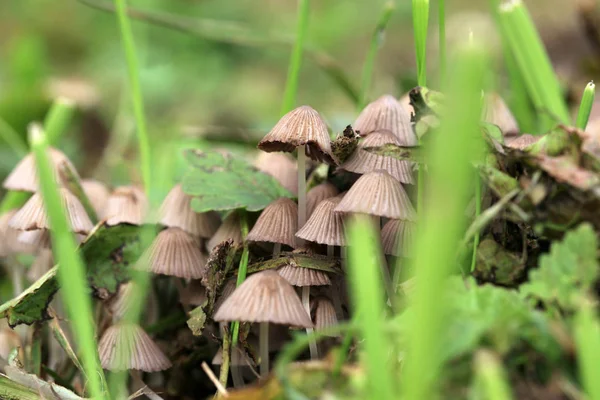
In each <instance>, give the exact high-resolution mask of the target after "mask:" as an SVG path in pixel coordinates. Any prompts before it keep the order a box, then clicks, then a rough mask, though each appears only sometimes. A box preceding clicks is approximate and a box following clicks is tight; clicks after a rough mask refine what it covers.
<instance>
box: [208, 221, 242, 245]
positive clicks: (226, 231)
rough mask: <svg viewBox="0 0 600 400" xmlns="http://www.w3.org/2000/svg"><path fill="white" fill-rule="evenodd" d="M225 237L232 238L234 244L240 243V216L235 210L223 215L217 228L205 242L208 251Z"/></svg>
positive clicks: (225, 238)
mask: <svg viewBox="0 0 600 400" xmlns="http://www.w3.org/2000/svg"><path fill="white" fill-rule="evenodd" d="M227 239H231V240H233V244H234V245H236V244H241V243H242V230H241V224H240V217H239V215H238V213H236V212H232V213H230V214H229V215H228V216H227V217H225V219H224V220H223V223H221V226H219V229H217V231H216V232H215V234H214V235H213V237H211V238H210V240H209V241H208V242H207V243H206V249H207V250H208V251H209V252H210V251H212V249H214V248H215V246H216V245H218V244H219V243H221V242H224V241H225V240H227Z"/></svg>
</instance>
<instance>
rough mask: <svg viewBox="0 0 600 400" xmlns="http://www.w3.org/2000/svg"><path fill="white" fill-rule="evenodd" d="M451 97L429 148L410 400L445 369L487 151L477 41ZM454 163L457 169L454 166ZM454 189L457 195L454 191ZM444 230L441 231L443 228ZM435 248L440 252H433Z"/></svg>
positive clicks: (407, 374)
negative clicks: (453, 305)
mask: <svg viewBox="0 0 600 400" xmlns="http://www.w3.org/2000/svg"><path fill="white" fill-rule="evenodd" d="M448 65H451V66H452V71H449V73H451V74H452V75H449V76H452V79H451V80H449V82H448V98H451V99H452V105H453V108H449V109H448V112H447V113H446V115H447V117H446V118H445V119H443V120H442V122H441V127H440V129H439V131H437V132H436V133H434V134H433V135H435V136H433V137H432V138H431V139H430V140H431V143H430V146H429V149H428V160H430V161H429V163H428V167H429V169H428V178H429V179H428V186H427V187H428V189H429V192H428V196H427V198H426V199H424V207H423V209H422V210H421V214H420V216H419V229H418V230H417V236H416V249H415V254H419V257H417V258H415V260H414V261H413V262H414V265H413V270H414V271H416V277H415V282H416V283H415V289H414V294H413V295H412V297H413V298H412V299H411V301H412V303H413V304H414V307H415V309H414V315H418V321H415V323H414V324H412V326H411V328H410V331H409V336H408V350H407V355H406V357H407V358H406V364H405V366H404V369H403V373H404V374H403V378H402V387H403V390H404V394H405V398H406V399H408V400H422V399H432V398H436V397H437V396H436V390H437V388H436V386H435V384H436V382H437V381H438V379H437V378H438V376H439V373H440V370H441V365H440V363H441V360H440V352H439V351H438V349H439V348H440V346H441V345H442V344H441V335H440V333H441V332H443V331H444V329H443V324H444V322H443V319H444V309H443V307H444V302H443V301H440V293H442V292H443V290H444V282H445V278H446V277H447V276H448V275H449V274H450V273H451V272H457V271H456V269H455V268H456V265H455V262H453V260H456V249H457V247H458V244H459V241H460V238H461V236H462V234H463V231H464V229H465V227H466V221H465V217H464V210H465V208H466V206H467V204H468V200H469V197H470V195H471V193H469V191H470V190H471V188H472V179H473V169H472V167H471V161H472V157H475V155H478V154H479V155H480V154H481V153H482V151H483V144H482V138H481V133H480V132H479V118H480V115H481V91H482V89H483V82H484V81H485V73H486V71H487V68H488V65H487V54H486V53H485V50H484V49H483V47H482V46H481V45H479V44H478V43H477V42H474V43H471V44H469V45H468V46H465V47H461V48H460V49H458V50H457V51H456V54H455V55H454V57H453V58H452V62H451V63H449V64H448ZM449 165H451V166H452V168H448V166H449ZM449 193H452V196H449V195H448V194H449ZM440 226H443V227H444V229H442V230H440V229H439V227H440ZM432 249H435V251H432Z"/></svg>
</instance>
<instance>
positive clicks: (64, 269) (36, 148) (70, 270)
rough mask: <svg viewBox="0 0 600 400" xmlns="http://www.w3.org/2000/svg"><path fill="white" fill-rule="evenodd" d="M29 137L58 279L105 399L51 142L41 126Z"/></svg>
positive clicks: (93, 381) (96, 389) (93, 383)
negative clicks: (46, 216)
mask: <svg viewBox="0 0 600 400" xmlns="http://www.w3.org/2000/svg"><path fill="white" fill-rule="evenodd" d="M29 140H30V145H31V149H32V150H33V152H34V154H35V160H36V165H37V169H38V174H39V178H40V189H41V193H42V195H43V199H44V206H45V209H46V212H47V213H48V218H49V221H50V226H51V227H52V229H51V234H52V247H53V253H54V257H55V258H56V260H57V262H58V264H59V268H58V279H59V282H60V284H61V287H62V295H63V298H64V300H65V307H66V310H67V315H68V316H69V320H70V322H71V324H72V327H73V332H74V334H75V337H76V338H77V342H78V344H79V349H80V351H81V356H82V360H83V365H84V367H85V370H86V375H87V376H88V378H89V389H90V393H91V395H92V396H93V397H94V398H96V399H104V398H106V397H105V391H104V387H105V386H104V383H103V382H104V372H103V371H102V368H101V367H100V361H99V360H98V352H97V349H98V347H97V343H96V339H95V331H94V323H93V315H92V305H91V301H90V296H89V289H88V286H87V279H86V277H85V269H84V266H83V262H82V260H81V257H80V256H79V253H78V252H77V245H76V243H75V238H74V236H73V233H72V232H71V231H70V227H69V224H68V222H67V218H66V215H65V211H64V209H63V204H62V200H61V198H60V194H59V191H58V185H57V184H56V181H55V179H54V176H53V173H52V168H51V166H50V159H49V157H48V154H47V150H48V142H47V141H46V136H45V135H44V133H43V131H42V129H41V128H40V127H39V126H35V125H34V126H33V127H32V129H31V132H30V139H29Z"/></svg>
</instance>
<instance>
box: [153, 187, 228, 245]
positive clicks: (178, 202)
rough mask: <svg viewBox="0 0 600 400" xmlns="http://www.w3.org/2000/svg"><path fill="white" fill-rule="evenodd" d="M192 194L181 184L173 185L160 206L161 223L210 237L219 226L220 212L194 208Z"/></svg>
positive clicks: (202, 236)
mask: <svg viewBox="0 0 600 400" xmlns="http://www.w3.org/2000/svg"><path fill="white" fill-rule="evenodd" d="M191 201H192V196H189V195H187V194H185V193H184V192H183V189H182V188H181V184H177V185H175V186H173V189H171V191H170V192H169V194H168V195H167V197H166V198H165V200H164V201H163V203H162V205H161V207H160V223H161V224H162V225H164V226H168V227H172V228H181V229H183V230H184V231H186V232H188V233H190V234H192V235H194V236H198V237H201V238H209V237H211V236H212V235H214V234H215V232H216V231H217V229H218V228H219V223H220V218H219V214H217V213H216V212H214V211H211V212H206V213H197V212H195V211H194V210H192V206H191V204H190V202H191Z"/></svg>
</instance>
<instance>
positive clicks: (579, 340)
mask: <svg viewBox="0 0 600 400" xmlns="http://www.w3.org/2000/svg"><path fill="white" fill-rule="evenodd" d="M575 345H576V347H577V365H578V367H579V375H580V377H581V381H582V383H583V388H584V389H585V392H586V393H587V395H588V398H589V399H590V400H600V379H598V360H600V324H599V323H598V318H597V317H596V310H595V309H594V307H593V306H592V304H591V303H590V302H589V301H583V302H582V304H581V308H580V309H579V312H578V313H577V316H576V317H575Z"/></svg>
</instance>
